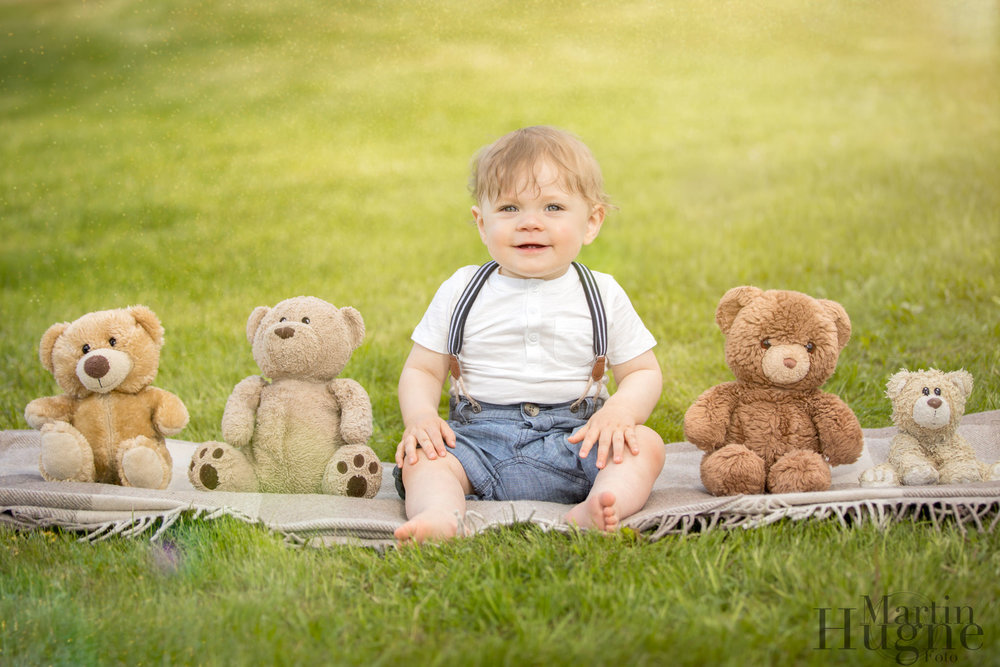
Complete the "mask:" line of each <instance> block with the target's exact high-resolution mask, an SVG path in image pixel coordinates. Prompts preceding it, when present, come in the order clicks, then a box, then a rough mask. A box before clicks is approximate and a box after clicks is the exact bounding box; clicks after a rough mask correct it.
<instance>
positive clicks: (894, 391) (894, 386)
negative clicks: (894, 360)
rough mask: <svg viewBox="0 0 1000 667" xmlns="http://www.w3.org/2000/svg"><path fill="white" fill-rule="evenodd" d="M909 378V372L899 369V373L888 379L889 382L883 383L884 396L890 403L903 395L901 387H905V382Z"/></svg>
mask: <svg viewBox="0 0 1000 667" xmlns="http://www.w3.org/2000/svg"><path fill="white" fill-rule="evenodd" d="M909 377H910V371H908V370H906V369H905V368H900V369H899V372H898V373H896V374H895V375H893V376H892V377H890V378H889V381H888V382H886V383H885V395H886V396H888V397H889V400H890V401H895V400H896V399H897V398H898V397H899V395H900V394H901V393H903V387H905V386H906V381H907V380H908V379H909Z"/></svg>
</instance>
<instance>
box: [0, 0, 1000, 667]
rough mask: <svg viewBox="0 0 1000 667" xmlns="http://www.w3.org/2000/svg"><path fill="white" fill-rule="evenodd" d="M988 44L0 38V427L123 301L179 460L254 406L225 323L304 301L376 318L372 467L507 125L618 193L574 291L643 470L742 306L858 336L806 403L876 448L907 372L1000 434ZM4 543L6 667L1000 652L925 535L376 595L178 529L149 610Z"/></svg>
mask: <svg viewBox="0 0 1000 667" xmlns="http://www.w3.org/2000/svg"><path fill="white" fill-rule="evenodd" d="M998 33H1000V12H998V9H997V4H996V2H995V0H964V1H959V2H954V3H939V2H934V1H932V0H914V1H904V0H896V1H885V2H849V1H848V0H835V1H832V2H824V3H801V2H794V1H793V0H773V1H763V0H760V1H754V0H749V1H742V2H737V1H735V0H734V1H719V2H701V3H685V2H679V1H677V2H674V1H668V2H659V3H649V2H644V1H638V0H636V1H626V2H619V3H614V4H613V5H603V4H596V5H588V6H581V5H578V4H577V3H569V2H549V3H533V4H530V5H528V4H526V3H520V2H506V3H504V2H495V3H487V2H480V1H478V0H474V1H472V2H465V3H450V2H444V1H443V0H441V1H439V0H428V1H426V2H421V3H389V2H374V3H368V2H353V3H349V2H334V3H324V2H307V1H306V0H292V1H289V2H264V1H263V0H246V1H245V2H239V3H221V2H218V3H212V2H179V1H174V0H161V1H160V2H139V1H137V0H104V1H98V0H86V1H83V0H79V1H70V0H61V1H59V0H33V1H31V2H27V1H15V0H11V1H8V2H4V3H0V303H2V311H0V369H2V370H0V428H4V429H9V428H25V427H26V424H25V423H24V421H23V416H22V413H23V410H24V406H25V405H26V404H27V403H28V401H30V400H31V399H33V398H35V397H38V396H45V395H51V394H53V393H56V392H57V391H58V390H57V388H56V386H55V383H54V382H53V381H52V378H51V377H50V376H49V375H48V374H47V373H46V372H45V371H44V370H43V369H42V368H41V366H40V364H39V363H38V359H37V345H38V341H39V338H40V337H41V335H42V333H43V332H44V331H45V329H46V328H47V327H48V326H49V325H50V324H52V323H54V322H57V321H63V320H69V319H74V318H76V317H78V316H79V315H81V314H83V313H85V312H87V311H90V310H97V309H104V308H111V307H118V306H124V305H129V304H133V303H144V304H146V305H148V306H150V307H151V308H153V310H154V311H156V312H157V314H158V315H159V316H160V318H161V320H162V321H163V324H164V326H165V328H166V331H167V344H166V346H165V347H164V350H163V354H162V358H161V365H160V374H159V376H158V378H157V381H156V384H157V385H158V386H160V387H163V388H165V389H168V390H170V391H173V392H174V393H176V394H177V395H179V396H180V397H181V398H182V399H183V400H184V402H185V403H186V405H187V406H188V409H189V411H190V413H191V423H190V425H189V426H188V427H187V428H186V429H185V431H184V432H183V433H182V434H181V436H180V437H183V438H185V439H188V440H192V441H202V440H209V439H217V438H218V437H219V436H220V432H219V423H220V419H221V414H222V409H223V407H224V405H225V400H226V398H227V396H228V394H229V392H230V390H231V389H232V387H233V386H234V385H235V384H236V383H237V382H238V381H239V380H240V379H242V378H243V377H245V376H246V375H249V374H255V373H257V368H256V366H255V364H254V362H253V359H252V357H251V355H250V350H249V346H248V344H247V342H246V339H245V335H244V326H245V322H246V318H247V316H248V315H249V314H250V312H251V311H252V310H253V308H254V307H255V306H257V305H264V304H268V305H273V304H274V303H276V302H277V301H279V300H281V299H283V298H285V297H289V296H294V295H297V294H313V295H316V296H319V297H322V298H325V299H327V300H330V301H332V302H334V303H336V304H338V305H348V304H349V305H353V306H355V307H356V308H358V309H359V310H360V311H361V312H362V314H363V315H364V317H365V320H366V323H367V328H368V338H367V341H366V342H365V344H364V345H363V346H362V347H361V348H360V349H359V350H358V351H357V352H356V353H355V355H354V358H353V359H352V361H351V362H350V364H349V366H348V368H347V369H346V370H345V373H344V375H345V376H348V377H353V378H355V379H357V380H358V381H360V382H361V383H362V384H363V385H364V386H365V387H366V388H367V389H368V391H369V393H370V394H371V396H372V400H373V408H374V413H375V422H376V429H375V437H374V439H373V446H374V447H375V449H376V451H378V453H379V454H380V456H382V458H384V459H388V458H390V454H391V452H392V451H393V450H394V447H395V443H396V439H397V438H398V436H399V433H400V431H401V422H400V419H399V416H398V412H397V407H396V401H395V383H396V379H397V377H398V373H399V368H400V367H401V364H402V361H403V359H404V358H405V356H406V353H407V351H408V337H409V334H410V332H411V330H412V327H413V326H414V324H415V323H416V322H417V320H418V319H419V317H420V315H421V313H422V312H423V309H424V307H425V305H426V303H427V302H428V301H429V299H430V297H431V295H432V293H433V291H434V289H435V288H436V286H437V285H438V284H439V283H440V282H441V281H442V280H443V279H444V278H445V277H447V276H448V275H450V273H451V272H452V271H453V270H454V269H455V268H456V267H457V266H460V265H462V264H468V263H477V262H481V261H484V260H485V258H486V256H485V252H484V250H483V248H482V245H481V243H480V242H479V240H478V237H477V235H476V234H475V233H474V230H473V229H472V228H471V226H470V225H469V224H468V221H469V219H470V217H471V216H470V214H469V211H468V208H469V206H470V205H471V203H472V202H471V201H470V200H469V198H468V196H467V194H466V193H465V191H464V188H465V180H466V172H467V166H468V161H469V159H470V157H471V155H472V153H473V152H474V151H475V150H476V149H477V148H479V147H480V146H482V145H483V144H485V143H487V142H489V141H491V140H492V139H494V138H495V137H497V136H499V135H500V134H502V133H504V132H506V131H509V130H510V129H513V128H514V127H517V126H521V125H526V124H533V123H551V124H554V125H558V126H561V127H565V128H567V129H570V130H572V131H574V132H575V133H577V134H579V135H580V136H581V137H582V138H583V139H584V140H585V141H586V142H587V143H588V144H589V145H590V146H591V148H592V149H593V151H594V153H595V154H596V156H597V157H598V159H599V161H600V162H601V164H602V166H603V168H604V172H605V178H606V181H607V187H608V190H609V192H610V193H611V195H612V197H613V199H614V201H615V203H616V204H617V205H618V206H619V210H618V211H617V212H616V213H614V214H613V215H612V216H610V218H609V220H608V222H607V223H606V225H605V228H604V231H603V232H602V234H601V237H600V239H598V241H597V242H596V243H595V244H594V245H593V246H590V247H588V248H587V249H586V250H585V252H584V254H583V256H582V259H583V260H584V261H585V262H587V263H588V264H590V265H591V266H592V267H594V268H595V269H597V270H601V271H607V272H610V273H612V274H614V275H615V276H616V277H617V278H618V280H619V282H621V283H622V285H623V286H624V287H625V289H626V290H627V291H628V292H629V294H630V296H631V297H632V300H633V302H634V303H635V305H636V307H637V309H638V310H639V312H640V314H641V315H642V316H643V318H644V320H645V321H646V323H647V326H649V328H650V329H651V330H652V331H653V333H654V335H655V336H656V337H657V339H658V341H659V344H658V345H657V347H656V354H657V356H658V358H659V360H660V362H661V365H662V366H663V368H664V375H665V381H664V393H663V396H662V398H661V400H660V403H659V405H658V407H657V409H656V411H655V413H654V415H653V417H652V419H651V420H650V425H651V426H653V427H654V428H656V429H657V430H658V431H659V432H660V433H661V434H662V435H663V436H664V438H665V439H666V440H668V441H670V440H678V439H680V438H681V437H682V432H681V419H682V416H683V413H684V411H685V409H686V408H687V406H688V405H690V403H691V402H692V401H693V400H694V398H695V397H696V396H697V395H698V394H699V393H700V392H701V391H703V390H704V389H706V388H707V387H709V386H712V385H714V384H717V383H719V382H723V381H726V380H728V379H730V377H731V375H730V373H729V371H728V370H727V369H726V367H725V364H724V359H723V350H722V336H721V334H720V333H719V331H718V329H717V328H716V327H715V325H714V321H713V316H714V309H715V305H716V304H717V302H718V300H719V298H720V297H721V295H722V294H723V293H724V292H725V290H726V289H728V288H729V287H733V286H735V285H740V284H756V285H758V286H761V287H765V288H787V289H796V290H801V291H805V292H807V293H810V294H813V295H815V296H821V297H826V298H831V299H834V300H837V301H839V302H840V303H842V304H843V305H844V306H845V308H846V309H847V311H848V313H849V314H850V316H851V318H852V322H853V326H854V336H853V339H852V342H851V343H850V344H849V345H848V347H847V348H846V349H845V351H844V353H843V355H842V356H841V360H840V363H839V366H838V370H837V373H836V374H835V375H834V377H833V378H832V379H831V380H830V382H829V383H828V385H827V386H828V389H829V390H831V391H834V392H836V393H837V394H839V395H840V396H841V397H843V398H844V399H845V401H847V402H848V404H849V405H850V406H851V407H852V408H853V409H854V410H855V412H856V413H857V414H858V416H859V418H860V419H861V421H862V423H863V424H864V425H865V426H884V425H887V424H889V414H890V407H889V405H888V402H887V400H886V399H885V397H884V395H883V388H884V384H885V381H886V379H887V378H888V376H889V375H890V374H891V373H892V372H893V371H895V370H896V369H898V368H899V367H901V366H906V367H909V368H919V367H927V366H934V367H938V368H942V369H946V370H950V369H954V368H958V367H964V368H966V369H968V370H969V371H971V372H972V373H973V375H974V376H975V378H976V388H975V390H974V392H973V395H972V398H971V400H970V402H969V404H968V406H967V409H968V411H970V412H971V411H980V410H990V409H996V408H998V407H1000V346H998V345H997V341H998V340H1000V285H998V276H1000V271H998V266H997V254H998V251H1000V85H998V84H997V81H1000V39H998ZM0 538H2V539H3V544H4V546H3V548H2V549H0V558H2V559H3V560H2V561H0V562H2V563H3V570H2V573H3V575H4V576H3V579H2V580H0V586H2V587H3V591H2V592H3V595H2V596H0V600H2V601H0V605H2V612H3V613H2V615H0V617H2V619H3V620H2V621H0V641H2V650H3V653H2V654H0V655H2V661H8V660H9V661H13V662H24V663H32V664H33V663H40V662H55V663H71V662H112V663H114V662H126V663H139V662H156V661H159V660H160V658H159V656H160V655H161V654H165V655H166V656H167V658H166V661H167V662H194V661H200V660H203V659H205V658H206V657H210V656H214V657H215V658H216V659H218V660H219V661H221V662H226V661H227V659H226V657H220V656H232V658H233V660H232V661H233V662H236V661H240V659H241V658H246V659H260V658H262V659H265V660H267V659H272V658H273V659H279V658H281V656H289V657H288V658H287V662H312V661H314V656H315V655H317V653H314V652H319V654H320V655H328V654H335V655H336V656H338V658H339V659H340V660H343V661H345V662H377V661H379V660H382V661H384V662H398V661H402V660H403V659H404V657H405V656H406V655H407V654H408V652H409V651H413V652H414V653H415V654H416V656H417V657H418V658H419V659H420V661H421V662H431V661H433V660H435V656H440V658H439V659H440V661H441V662H449V663H451V662H465V661H473V662H475V661H479V662H504V661H506V662H509V663H512V664H513V663H521V662H532V661H534V662H539V663H540V662H545V661H546V658H552V660H553V661H555V662H574V661H575V662H602V661H603V662H608V661H611V659H612V657H613V656H616V655H619V654H625V653H627V652H629V651H631V652H632V653H631V658H632V661H633V662H637V663H640V664H641V663H643V662H647V663H656V662H662V661H664V660H665V659H667V658H674V659H678V658H681V659H683V658H685V657H687V656H691V657H690V661H691V662H699V661H713V662H714V661H719V660H722V661H726V660H728V661H731V662H740V663H741V664H743V663H746V662H759V663H775V664H782V663H783V664H795V663H799V662H810V661H813V662H817V663H824V662H826V661H836V660H839V661H845V662H846V661H849V660H850V659H851V658H852V657H853V658H854V659H859V656H861V659H871V660H872V661H875V660H876V658H875V657H873V655H867V658H866V657H865V656H862V654H861V653H858V654H857V655H855V654H854V653H852V652H839V653H838V652H834V653H829V652H817V651H812V650H811V647H812V646H813V645H814V642H813V639H814V633H815V622H814V621H815V619H814V618H813V617H812V616H811V614H812V613H813V612H811V611H810V609H811V608H812V607H815V606H817V605H827V606H843V605H848V604H853V603H855V602H856V601H857V600H858V599H859V597H860V596H862V595H865V594H874V592H876V591H878V590H883V591H901V590H910V591H915V592H917V593H920V594H923V595H926V596H931V597H933V596H939V597H943V596H944V595H946V594H949V591H954V593H953V594H952V599H953V600H959V599H963V600H969V603H970V604H972V605H973V606H975V608H976V611H977V613H982V615H983V618H985V619H987V621H988V622H989V624H990V625H989V626H988V633H987V639H988V640H989V642H991V644H990V646H993V647H995V646H996V643H995V642H996V638H995V633H996V631H997V630H998V629H1000V624H998V623H997V622H996V620H997V619H996V616H995V614H996V612H995V611H994V610H993V608H992V606H991V605H992V600H993V598H995V597H996V592H997V591H996V584H995V582H996V581H997V576H996V575H997V564H996V561H995V559H993V558H992V555H991V554H992V553H993V552H994V551H995V550H996V549H995V547H996V537H995V536H978V535H971V536H967V537H963V536H962V535H961V534H958V533H957V532H955V531H954V530H953V529H951V528H948V529H945V530H944V531H942V532H936V531H934V530H932V529H930V528H929V527H927V526H924V525H917V526H909V525H907V526H900V527H898V528H895V529H893V530H891V531H889V532H888V533H886V534H885V535H883V534H882V533H879V532H877V531H873V530H871V529H868V528H866V529H863V530H860V531H842V530H840V529H839V528H837V527H836V526H833V525H829V524H824V523H820V524H811V525H804V526H799V525H791V524H782V525H780V526H775V527H769V528H767V529H763V530H758V531H752V532H749V533H743V532H738V533H733V534H731V535H730V536H728V537H727V536H724V535H717V534H709V535H704V536H700V537H694V538H690V539H667V540H663V541H662V542H660V543H657V544H652V545H648V544H632V543H630V542H628V541H627V540H610V541H604V540H598V539H594V538H591V537H584V538H566V537H562V536H554V535H544V534H539V533H536V532H533V531H530V530H529V531H526V532H525V531H520V530H513V531H504V532H501V533H499V534H497V535H490V536H483V537H478V538H476V539H473V540H469V541H465V542H462V543H460V544H455V545H448V546H447V547H443V548H441V549H434V550H422V551H410V552H407V553H402V554H394V553H391V554H388V555H386V556H385V557H384V558H383V557H379V556H377V555H375V554H372V553H370V552H367V551H363V550H358V549H332V550H328V551H317V552H313V551H299V550H289V549H287V548H286V547H284V546H282V545H281V544H280V542H279V541H277V540H276V539H275V538H273V537H272V536H269V535H267V534H265V533H264V532H263V531H262V530H260V529H258V528H247V527H243V526H239V525H233V524H231V523H228V522H223V523H218V524H210V525H207V526H202V525H197V524H191V525H184V526H181V527H177V528H174V529H172V530H171V531H169V532H168V534H167V538H168V539H169V540H171V541H172V542H173V543H176V544H180V545H182V547H181V552H182V553H183V554H184V557H183V558H182V559H181V561H180V564H179V565H178V566H177V568H176V570H171V572H170V573H169V574H162V573H160V574H157V573H158V572H160V569H157V568H156V567H153V566H151V565H150V559H151V558H154V556H153V555H151V554H155V553H157V551H156V549H157V548H158V547H156V546H155V545H149V544H148V543H145V542H138V541H136V542H124V541H114V540H112V541H109V542H106V543H102V544H100V545H96V546H91V545H81V544H76V543H74V542H73V541H72V537H71V536H65V535H52V534H35V535H27V536H17V535H12V534H10V533H6V532H3V533H0ZM973 554H977V557H975V558H973V557H972V555H973ZM873 563H875V564H878V567H877V569H874V570H873ZM734 564H735V565H734ZM546 567H548V568H551V569H546ZM483 569H485V570H487V571H486V572H485V573H484V572H483ZM15 571H16V572H15ZM873 571H874V572H877V573H878V575H877V576H878V579H877V580H876V579H875V578H874V577H875V576H876V575H873V574H872V572H873ZM8 575H10V576H8ZM140 576H141V577H143V578H142V579H141V580H140V579H138V577H140ZM257 582H259V584H258V583H257ZM485 582H492V583H491V584H487V583H485ZM489 586H492V588H488V587H489ZM150 601H151V602H150ZM568 610H571V611H573V613H574V614H575V616H570V617H568V618H569V620H566V619H567V617H566V615H565V614H564V612H566V611H568ZM522 614H523V615H522ZM168 621H170V622H168ZM132 625H134V626H135V627H136V631H135V632H132V633H129V632H125V633H122V632H121V628H122V627H123V626H132ZM984 627H987V626H984ZM549 634H552V635H553V636H554V637H555V639H554V640H553V641H552V642H546V641H545V637H547V636H548V635H549ZM130 642H131V643H130ZM109 645H110V646H109ZM345 646H346V647H348V648H349V649H350V652H349V653H344V652H343V651H344V650H345V649H344V647H345ZM324 651H325V653H324ZM751 652H752V653H751ZM995 652H996V651H994V653H995ZM985 655H986V653H985V651H983V652H980V653H977V654H975V655H964V654H963V655H962V656H961V657H962V659H966V658H967V659H968V660H969V661H970V662H982V661H983V660H984V656H985ZM751 656H753V657H751ZM878 660H882V658H881V657H878ZM279 661H280V660H279ZM883 662H884V661H883Z"/></svg>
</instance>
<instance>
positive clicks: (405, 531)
mask: <svg viewBox="0 0 1000 667" xmlns="http://www.w3.org/2000/svg"><path fill="white" fill-rule="evenodd" d="M457 533H458V519H457V518H456V517H455V515H454V514H449V513H447V512H435V511H433V510H428V511H426V512H421V513H420V514H417V515H416V516H415V517H413V518H412V519H410V520H409V521H407V522H406V523H404V524H403V525H402V526H400V527H399V528H397V529H396V530H395V532H394V533H393V535H395V537H396V540H397V541H398V542H399V544H400V545H404V544H423V543H424V542H435V541H440V540H447V539H450V538H452V537H455V535H456V534H457Z"/></svg>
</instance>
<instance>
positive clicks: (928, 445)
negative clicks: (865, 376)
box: [858, 368, 1000, 487]
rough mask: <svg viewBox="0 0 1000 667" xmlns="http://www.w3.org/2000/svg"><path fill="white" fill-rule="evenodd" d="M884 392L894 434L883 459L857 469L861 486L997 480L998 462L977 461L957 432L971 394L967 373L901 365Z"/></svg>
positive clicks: (969, 377) (999, 465)
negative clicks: (880, 462)
mask: <svg viewBox="0 0 1000 667" xmlns="http://www.w3.org/2000/svg"><path fill="white" fill-rule="evenodd" d="M885 394H886V396H888V397H889V400H891V401H892V423H893V424H895V425H896V426H897V427H898V429H899V433H897V434H896V436H895V437H893V439H892V444H891V445H890V446H889V459H888V461H887V462H886V463H882V464H880V465H877V466H875V467H874V468H870V469H868V470H866V471H864V472H863V473H861V477H860V479H859V480H858V481H859V482H860V483H861V486H865V487H880V486H899V485H900V484H903V485H907V486H911V485H912V486H916V485H922V484H962V483H965V482H982V481H990V480H998V479H1000V463H995V464H993V465H992V466H991V465H989V464H986V463H982V462H981V461H979V460H977V459H976V453H975V451H973V449H972V447H970V446H969V443H967V442H966V441H965V439H964V438H963V437H962V436H961V435H959V434H958V432H957V429H958V423H959V421H961V419H962V415H963V414H964V413H965V400H966V399H967V398H968V397H969V396H970V395H971V394H972V374H971V373H969V372H968V371H964V370H959V371H952V372H951V373H944V372H942V371H939V370H936V369H934V368H931V369H928V370H921V371H914V372H910V371H908V370H906V369H903V370H901V371H899V372H898V373H896V374H895V375H893V376H892V377H891V378H889V382H888V383H887V384H886V392H885Z"/></svg>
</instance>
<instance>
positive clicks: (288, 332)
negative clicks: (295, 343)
mask: <svg viewBox="0 0 1000 667" xmlns="http://www.w3.org/2000/svg"><path fill="white" fill-rule="evenodd" d="M274 333H276V334H278V338H291V337H292V336H294V335H295V329H293V328H291V327H281V328H280V329H275V330H274Z"/></svg>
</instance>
